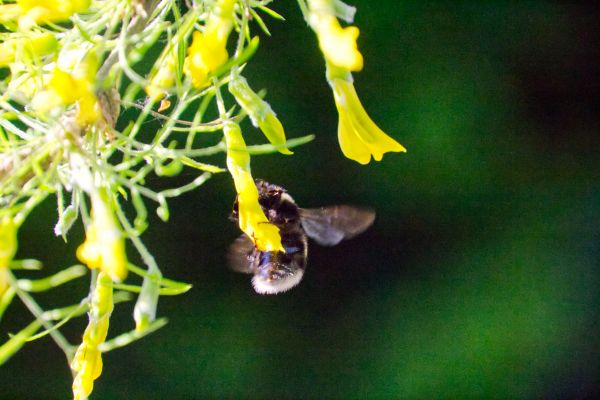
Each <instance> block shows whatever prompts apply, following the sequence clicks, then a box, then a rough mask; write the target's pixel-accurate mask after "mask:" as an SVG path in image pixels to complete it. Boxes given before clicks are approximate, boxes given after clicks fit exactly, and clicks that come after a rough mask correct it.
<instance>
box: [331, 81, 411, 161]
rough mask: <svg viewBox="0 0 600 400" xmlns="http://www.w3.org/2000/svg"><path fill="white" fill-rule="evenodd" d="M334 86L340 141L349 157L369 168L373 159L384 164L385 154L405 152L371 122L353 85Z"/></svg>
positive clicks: (339, 84)
mask: <svg viewBox="0 0 600 400" xmlns="http://www.w3.org/2000/svg"><path fill="white" fill-rule="evenodd" d="M331 85H332V87H333V93H334V98H335V105H336V107H337V110H338V114H339V125H338V139H339V142H340V147H341V149H342V152H343V153H344V155H345V156H346V157H348V158H349V159H351V160H354V161H357V162H359V163H361V164H368V163H369V161H370V160H371V156H373V158H374V159H375V160H376V161H381V159H382V158H383V154H384V153H387V152H405V151H406V149H405V148H404V147H403V146H402V145H401V144H400V143H398V142H397V141H395V140H394V139H392V138H391V137H389V136H388V135H386V134H385V133H384V132H383V131H382V130H381V129H380V128H379V127H378V126H377V125H375V123H374V122H373V121H372V120H371V118H370V117H369V115H368V114H367V112H366V111H365V109H364V108H363V106H362V104H361V102H360V100H359V98H358V95H357V93H356V90H355V89H354V85H353V84H352V82H349V81H347V80H344V79H334V80H333V81H332V82H331Z"/></svg>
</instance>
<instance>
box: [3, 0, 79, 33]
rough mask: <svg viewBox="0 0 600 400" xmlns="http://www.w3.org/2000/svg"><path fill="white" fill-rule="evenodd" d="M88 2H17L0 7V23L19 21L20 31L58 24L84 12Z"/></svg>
mask: <svg viewBox="0 0 600 400" xmlns="http://www.w3.org/2000/svg"><path fill="white" fill-rule="evenodd" d="M89 6H90V0H17V3H16V4H6V5H3V6H0V23H6V22H10V21H14V20H16V19H18V20H19V27H20V28H21V29H25V30H27V29H29V28H31V27H32V26H33V25H38V24H45V23H48V22H60V21H65V20H67V19H69V18H70V17H71V16H72V15H73V14H75V13H78V12H82V11H85V10H86V9H87V8H88V7H89Z"/></svg>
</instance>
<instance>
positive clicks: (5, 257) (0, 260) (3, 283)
mask: <svg viewBox="0 0 600 400" xmlns="http://www.w3.org/2000/svg"><path fill="white" fill-rule="evenodd" d="M16 252H17V226H16V225H15V223H14V222H13V220H12V219H11V218H3V219H0V298H1V297H2V295H3V294H4V292H5V291H6V289H7V288H8V265H9V264H10V262H11V261H12V259H13V257H14V256H15V254H16Z"/></svg>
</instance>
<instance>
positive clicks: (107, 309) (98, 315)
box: [71, 272, 114, 400]
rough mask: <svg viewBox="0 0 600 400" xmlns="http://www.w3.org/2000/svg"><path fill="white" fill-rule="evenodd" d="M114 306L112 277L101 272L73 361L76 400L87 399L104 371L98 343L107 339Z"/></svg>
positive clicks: (74, 396)
mask: <svg viewBox="0 0 600 400" xmlns="http://www.w3.org/2000/svg"><path fill="white" fill-rule="evenodd" d="M113 308H114V302H113V284H112V280H111V278H110V276H108V275H107V274H105V273H104V272H100V273H99V274H98V278H97V279H96V287H95V289H94V293H93V296H92V304H91V306H90V312H89V318H90V319H89V322H88V326H87V327H86V328H85V332H84V333H83V340H82V342H81V344H80V345H79V347H78V348H77V352H76V353H75V357H73V361H72V362H71V369H72V370H73V371H74V372H76V375H75V378H74V379H73V398H74V400H82V399H87V397H88V396H89V395H90V394H91V393H92V389H93V388H94V381H95V380H96V379H98V377H100V375H101V374H102V353H101V352H100V350H99V348H98V346H100V344H102V343H104V341H105V340H106V335H107V334H108V325H109V318H110V315H111V313H112V311H113Z"/></svg>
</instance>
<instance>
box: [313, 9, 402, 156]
mask: <svg viewBox="0 0 600 400" xmlns="http://www.w3.org/2000/svg"><path fill="white" fill-rule="evenodd" d="M334 3H335V2H334V0H309V1H308V5H309V23H310V26H311V28H312V29H313V30H314V31H315V33H316V34H317V37H318V39H319V47H320V48H321V51H322V52H323V56H324V57H325V64H326V67H327V80H328V82H329V85H330V86H331V88H332V89H333V95H334V99H335V106H336V108H337V110H338V114H339V124H338V140H339V142H340V147H341V149H342V153H344V155H345V156H346V157H347V158H349V159H351V160H354V161H357V162H359V163H361V164H368V163H369V161H371V156H373V158H374V159H375V160H376V161H380V160H381V159H382V157H383V154H384V153H387V152H405V151H406V149H405V148H404V147H403V146H402V145H401V144H400V143H398V142H396V141H395V140H394V139H392V138H391V137H389V136H388V135H386V134H385V133H384V132H383V131H382V130H381V129H379V127H378V126H377V125H375V123H374V122H373V121H372V120H371V118H370V117H369V115H368V114H367V112H366V111H365V109H364V108H363V106H362V104H361V103H360V100H359V99H358V94H357V93H356V90H355V89H354V84H353V83H352V74H351V71H360V70H361V69H362V67H363V58H362V55H361V54H360V52H359V51H358V46H357V44H356V39H357V38H358V34H359V31H358V28H356V27H354V26H349V27H346V28H342V27H341V26H340V24H339V22H338V20H337V16H336V5H335V4H334ZM352 16H353V13H352ZM352 16H351V17H350V18H346V19H347V20H349V19H351V18H352Z"/></svg>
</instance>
